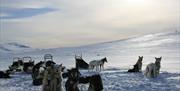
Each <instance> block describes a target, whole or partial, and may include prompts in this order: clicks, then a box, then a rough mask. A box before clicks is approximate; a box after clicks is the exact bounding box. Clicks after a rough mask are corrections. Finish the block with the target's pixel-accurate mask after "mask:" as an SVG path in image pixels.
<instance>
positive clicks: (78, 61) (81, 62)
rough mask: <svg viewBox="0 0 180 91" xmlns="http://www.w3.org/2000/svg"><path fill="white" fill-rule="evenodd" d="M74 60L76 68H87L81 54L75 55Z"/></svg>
mask: <svg viewBox="0 0 180 91" xmlns="http://www.w3.org/2000/svg"><path fill="white" fill-rule="evenodd" d="M75 61H76V68H78V69H88V68H89V65H88V63H86V62H85V61H84V60H83V58H82V56H76V55H75Z"/></svg>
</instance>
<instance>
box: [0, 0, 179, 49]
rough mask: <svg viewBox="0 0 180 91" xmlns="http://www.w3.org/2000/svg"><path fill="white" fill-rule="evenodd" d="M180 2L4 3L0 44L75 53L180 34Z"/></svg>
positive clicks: (88, 0)
mask: <svg viewBox="0 0 180 91" xmlns="http://www.w3.org/2000/svg"><path fill="white" fill-rule="evenodd" d="M179 20H180V0H0V43H8V42H18V43H23V44H28V45H31V46H32V47H34V48H55V47H72V46H81V45H88V44H94V43H99V42H107V41H113V40H120V39H125V38H130V37H135V36H141V35H144V34H149V33H155V32H163V31H169V30H176V29H179V28H180V21H179Z"/></svg>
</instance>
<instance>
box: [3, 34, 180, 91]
mask: <svg viewBox="0 0 180 91" xmlns="http://www.w3.org/2000/svg"><path fill="white" fill-rule="evenodd" d="M46 53H50V54H52V55H53V56H54V61H55V62H57V63H63V65H65V66H66V67H67V68H71V67H74V66H75V60H74V55H75V54H77V55H78V54H79V55H80V54H82V55H83V58H84V60H85V61H86V62H89V61H91V60H94V59H100V58H102V57H107V59H108V63H106V64H105V70H104V71H102V72H100V74H101V76H102V78H103V84H104V91H179V90H180V85H179V84H180V32H179V31H170V32H162V33H155V34H149V35H144V36H139V37H134V38H129V39H124V40H118V41H112V42H106V43H99V44H92V45H87V46H80V47H68V48H53V49H42V50H33V51H29V52H23V53H21V52H19V53H16V54H13V55H10V56H6V57H4V58H0V60H1V61H0V69H6V68H7V67H8V65H9V64H11V63H12V58H13V57H15V56H20V57H22V56H31V57H32V58H33V59H35V61H36V62H38V61H40V60H43V56H44V54H46ZM138 56H144V59H143V67H142V69H143V70H144V69H145V67H146V65H147V64H149V63H150V62H154V61H155V58H154V57H160V56H162V61H161V72H160V75H159V77H158V78H155V79H147V78H146V77H144V76H143V74H142V73H138V74H134V73H132V74H131V73H126V71H127V70H128V69H129V68H130V67H131V66H132V65H133V64H135V63H136V61H137V59H138ZM82 73H83V74H89V73H88V72H87V71H83V72H82ZM22 79H26V81H24V80H22ZM31 82H32V79H31V76H29V75H24V74H23V75H22V74H15V75H13V78H12V79H8V80H4V79H3V80H1V79H0V87H2V88H0V91H4V90H5V89H8V88H9V91H40V89H41V87H34V86H32V84H31ZM84 91H86V90H84Z"/></svg>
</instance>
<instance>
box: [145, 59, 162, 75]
mask: <svg viewBox="0 0 180 91" xmlns="http://www.w3.org/2000/svg"><path fill="white" fill-rule="evenodd" d="M155 59H156V61H155V63H150V64H148V65H147V67H146V70H145V73H144V75H145V76H146V77H148V78H154V77H157V76H158V75H159V71H160V68H161V59H162V57H160V58H156V57H155Z"/></svg>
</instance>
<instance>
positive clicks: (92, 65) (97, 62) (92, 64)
mask: <svg viewBox="0 0 180 91" xmlns="http://www.w3.org/2000/svg"><path fill="white" fill-rule="evenodd" d="M105 62H107V58H106V57H105V58H103V59H100V60H93V61H91V62H89V70H93V69H94V68H95V67H96V71H98V67H100V71H101V69H102V68H103V69H104V63H105Z"/></svg>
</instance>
